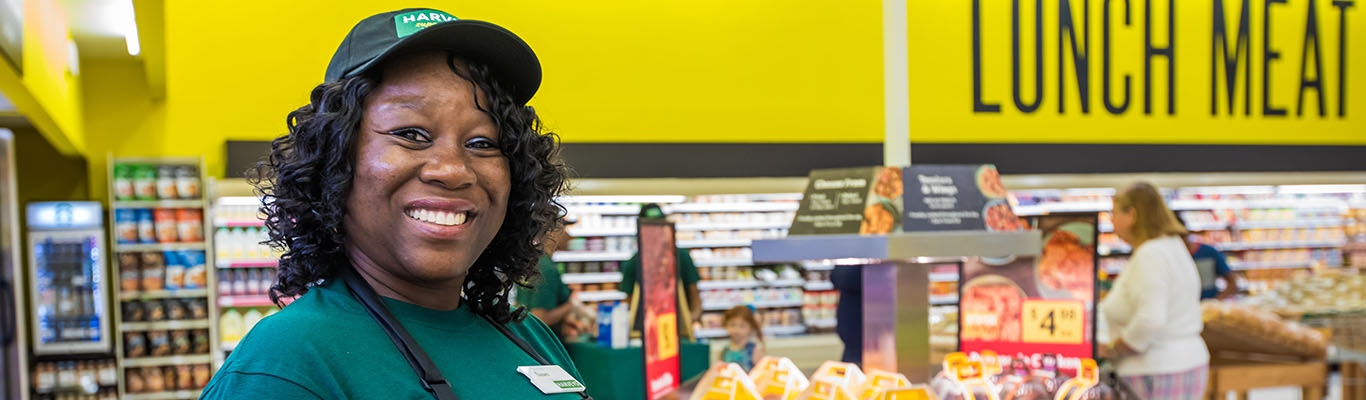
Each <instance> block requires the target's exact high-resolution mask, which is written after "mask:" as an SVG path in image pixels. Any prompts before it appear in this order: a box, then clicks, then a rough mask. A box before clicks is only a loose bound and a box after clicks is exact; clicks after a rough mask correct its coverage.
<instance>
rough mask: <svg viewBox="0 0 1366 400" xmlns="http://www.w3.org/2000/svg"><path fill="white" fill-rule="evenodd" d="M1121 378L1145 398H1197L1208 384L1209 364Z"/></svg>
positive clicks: (1200, 396) (1200, 397) (1179, 399)
mask: <svg viewBox="0 0 1366 400" xmlns="http://www.w3.org/2000/svg"><path fill="white" fill-rule="evenodd" d="M1121 378H1123V379H1124V383H1126V384H1128V385H1129V387H1130V388H1132V389H1133V390H1134V393H1136V394H1138V395H1139V397H1141V398H1143V399H1145V400H1197V399H1203V398H1205V389H1206V387H1207V386H1208V385H1209V365H1208V364H1207V365H1201V366H1199V367H1196V368H1195V369H1191V370H1188V371H1184V372H1177V373H1172V374H1161V375H1133V376H1123V377H1121Z"/></svg>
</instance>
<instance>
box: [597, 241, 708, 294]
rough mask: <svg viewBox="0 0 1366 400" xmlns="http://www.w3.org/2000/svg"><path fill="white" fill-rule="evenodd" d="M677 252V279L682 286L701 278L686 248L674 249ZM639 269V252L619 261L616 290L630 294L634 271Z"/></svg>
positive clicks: (634, 277)
mask: <svg viewBox="0 0 1366 400" xmlns="http://www.w3.org/2000/svg"><path fill="white" fill-rule="evenodd" d="M674 250H675V252H676V253H677V254H678V279H679V280H681V281H683V287H687V286H688V285H692V284H695V283H697V281H700V280H702V276H700V275H698V274H697V264H694V263H693V261H692V255H690V254H688V249H674ZM639 270H640V252H636V254H634V255H632V256H631V259H630V260H626V262H623V263H621V286H619V287H617V290H620V291H623V292H626V293H627V294H630V293H631V291H632V290H633V289H632V288H634V287H635V286H636V272H637V271H639Z"/></svg>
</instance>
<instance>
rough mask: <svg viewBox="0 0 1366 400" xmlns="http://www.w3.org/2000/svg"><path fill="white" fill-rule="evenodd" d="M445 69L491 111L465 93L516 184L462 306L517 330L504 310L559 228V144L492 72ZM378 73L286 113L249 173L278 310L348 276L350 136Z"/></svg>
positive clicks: (450, 59)
mask: <svg viewBox="0 0 1366 400" xmlns="http://www.w3.org/2000/svg"><path fill="white" fill-rule="evenodd" d="M457 59H461V60H462V61H466V64H467V66H466V68H465V70H464V71H462V70H461V69H460V68H457V67H456V64H455V61H456V60H457ZM446 62H447V64H448V66H449V67H450V69H451V71H452V72H453V73H455V74H456V75H458V76H460V77H461V78H464V79H465V80H468V81H470V82H472V83H474V84H475V85H477V86H478V87H479V89H480V90H481V91H482V92H483V93H484V94H485V96H484V97H485V100H487V103H488V104H481V103H483V102H481V101H480V98H479V96H478V95H477V93H474V91H471V92H472V93H471V95H473V96H475V106H476V107H477V108H478V109H479V110H480V111H483V112H485V113H486V114H488V115H489V116H490V117H491V118H492V119H493V122H494V124H495V125H496V126H497V129H498V142H499V143H500V144H501V145H502V146H501V151H502V153H503V155H504V156H505V157H506V158H507V160H508V167H509V172H510V176H511V178H512V179H511V186H512V188H511V189H512V190H511V192H510V193H509V195H508V205H507V207H508V210H507V215H506V217H505V218H504V220H503V225H502V226H501V227H500V228H499V229H498V233H497V235H496V236H494V238H493V241H492V242H491V243H489V245H488V247H487V248H485V249H484V251H483V253H482V254H480V255H479V258H478V259H476V260H475V262H474V265H473V266H471V267H470V270H469V272H468V274H467V275H466V277H465V286H464V290H463V291H462V294H461V296H462V302H463V303H464V304H466V305H468V306H469V307H470V310H471V311H473V312H474V313H476V314H480V315H484V316H487V317H490V318H492V319H493V320H495V321H498V322H500V323H507V322H510V321H518V320H521V319H522V318H524V317H525V315H526V312H525V308H524V307H518V308H516V309H513V308H511V307H510V306H509V304H510V303H509V299H508V296H509V293H510V290H511V289H512V287H513V285H521V286H528V284H527V283H528V282H531V281H532V279H534V278H536V277H538V276H539V274H540V270H539V269H538V268H537V266H536V261H537V258H539V257H540V256H541V254H542V250H541V248H540V247H538V246H537V244H536V242H537V239H539V238H541V237H542V236H543V235H544V234H545V233H546V232H549V231H551V230H555V229H559V228H560V227H561V225H562V222H561V219H560V215H563V213H564V207H563V206H562V205H560V204H559V202H558V201H557V200H556V198H557V197H558V196H559V194H560V193H562V192H563V191H564V190H565V187H566V181H567V177H568V174H569V172H568V169H567V168H566V167H565V165H564V164H563V162H562V161H560V158H559V143H558V142H559V140H558V136H557V135H556V134H555V133H553V132H542V126H541V120H540V118H539V117H537V115H536V111H535V110H533V109H532V108H531V107H529V106H524V105H522V104H519V103H518V102H516V101H514V100H513V99H512V96H511V94H510V92H508V91H507V90H506V89H505V88H504V87H503V86H501V85H500V84H499V82H498V81H497V80H496V79H494V75H495V74H496V73H497V72H496V71H490V70H489V67H488V66H487V65H485V64H483V63H480V62H478V60H469V59H465V58H463V57H460V56H459V55H457V54H454V53H448V55H447V58H446ZM378 70H379V69H378V68H377V69H372V72H369V73H365V74H361V75H358V76H354V77H350V78H344V79H341V80H339V81H336V82H328V83H323V84H321V85H318V86H317V87H316V88H314V89H313V92H312V95H311V96H310V98H309V104H308V105H305V106H303V107H300V108H299V109H297V110H294V111H292V112H290V113H289V117H288V118H287V121H286V123H287V125H288V127H289V134H287V135H285V136H281V137H279V138H276V139H275V140H274V141H273V142H271V151H270V155H269V157H267V158H266V159H264V160H263V161H261V162H260V163H258V164H257V165H256V166H255V167H254V168H252V170H251V171H249V176H250V178H249V182H250V183H251V184H252V185H254V186H255V187H256V192H257V194H258V195H260V196H261V198H262V199H263V201H264V203H263V205H262V207H261V212H262V213H263V214H265V215H266V221H265V225H266V227H267V228H268V229H269V230H270V240H269V241H267V242H265V243H266V244H269V245H271V246H272V247H274V248H277V249H280V250H282V251H283V252H284V254H283V255H282V256H281V257H280V267H279V275H278V280H277V281H276V282H275V284H274V285H272V286H271V290H270V299H271V301H272V302H274V303H275V304H276V305H279V306H283V303H282V301H281V300H282V299H286V298H292V297H296V296H299V295H302V294H303V293H305V292H307V291H308V289H309V288H310V287H311V286H312V285H316V284H318V283H320V282H322V281H323V280H326V279H329V278H331V277H333V276H334V274H335V273H336V271H338V268H350V261H349V260H348V259H347V258H346V255H345V252H344V250H343V249H344V247H345V246H343V244H344V243H345V242H346V230H345V227H344V226H343V225H342V219H343V217H344V216H345V215H346V212H347V210H346V198H347V195H348V194H349V192H350V190H351V180H352V177H353V174H354V169H355V161H356V160H355V157H356V151H355V148H356V132H358V131H359V129H360V123H361V117H362V115H363V114H364V103H365V97H366V96H367V95H368V94H369V93H370V91H372V90H374V89H375V88H377V87H378V86H379V83H380V81H379V75H378V72H377V71H378Z"/></svg>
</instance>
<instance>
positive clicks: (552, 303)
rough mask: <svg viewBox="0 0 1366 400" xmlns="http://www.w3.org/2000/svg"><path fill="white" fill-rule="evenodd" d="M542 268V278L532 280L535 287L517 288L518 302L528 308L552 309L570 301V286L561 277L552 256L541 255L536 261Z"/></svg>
mask: <svg viewBox="0 0 1366 400" xmlns="http://www.w3.org/2000/svg"><path fill="white" fill-rule="evenodd" d="M536 266H537V267H539V268H540V269H541V278H542V279H541V280H538V281H535V282H532V284H533V285H534V286H535V287H534V288H531V289H527V288H517V304H521V305H524V306H526V308H528V309H532V308H543V309H547V310H549V309H552V308H555V307H559V306H560V305H561V304H564V303H568V302H569V295H570V292H569V286H566V285H565V284H564V280H563V279H561V278H560V269H559V267H557V266H556V265H555V262H554V261H551V259H550V257H545V256H541V260H540V261H537V262H536Z"/></svg>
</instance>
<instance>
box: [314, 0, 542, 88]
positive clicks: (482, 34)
mask: <svg viewBox="0 0 1366 400" xmlns="http://www.w3.org/2000/svg"><path fill="white" fill-rule="evenodd" d="M423 50H450V51H454V52H457V53H460V54H461V55H462V56H465V57H470V58H473V59H476V60H478V61H480V62H482V63H485V64H488V66H489V69H491V70H492V72H493V79H496V80H498V83H499V84H500V85H501V86H502V87H503V88H504V89H506V90H508V92H509V93H510V94H511V95H512V98H513V99H514V100H516V101H518V102H519V103H521V104H526V102H527V101H528V100H531V96H533V95H535V94H536V89H538V88H540V86H541V62H540V60H538V59H537V58H536V53H534V52H532V51H531V46H528V45H527V44H526V42H525V41H522V38H519V37H517V35H515V34H513V33H512V32H511V31H509V30H507V29H504V28H503V27H501V26H498V25H494V24H491V23H488V22H484V21H476V20H472V19H459V18H456V17H455V16H454V15H451V14H450V13H447V12H444V11H440V10H433V9H429V8H407V9H402V10H398V11H390V12H386V13H382V14H375V15H371V16H369V17H366V18H365V19H363V20H361V21H360V22H359V23H357V24H356V26H354V27H352V28H351V32H350V33H347V34H346V38H345V39H342V42H341V45H340V46H337V52H336V53H333V54H332V61H331V62H328V64H327V76H326V78H325V81H326V82H335V81H339V80H341V79H343V78H349V77H352V76H356V75H360V74H362V73H365V72H366V71H369V70H370V69H371V68H374V67H375V66H376V65H379V64H381V63H383V62H384V60H386V59H388V58H390V57H392V56H395V55H399V54H405V53H413V52H419V51H423Z"/></svg>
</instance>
